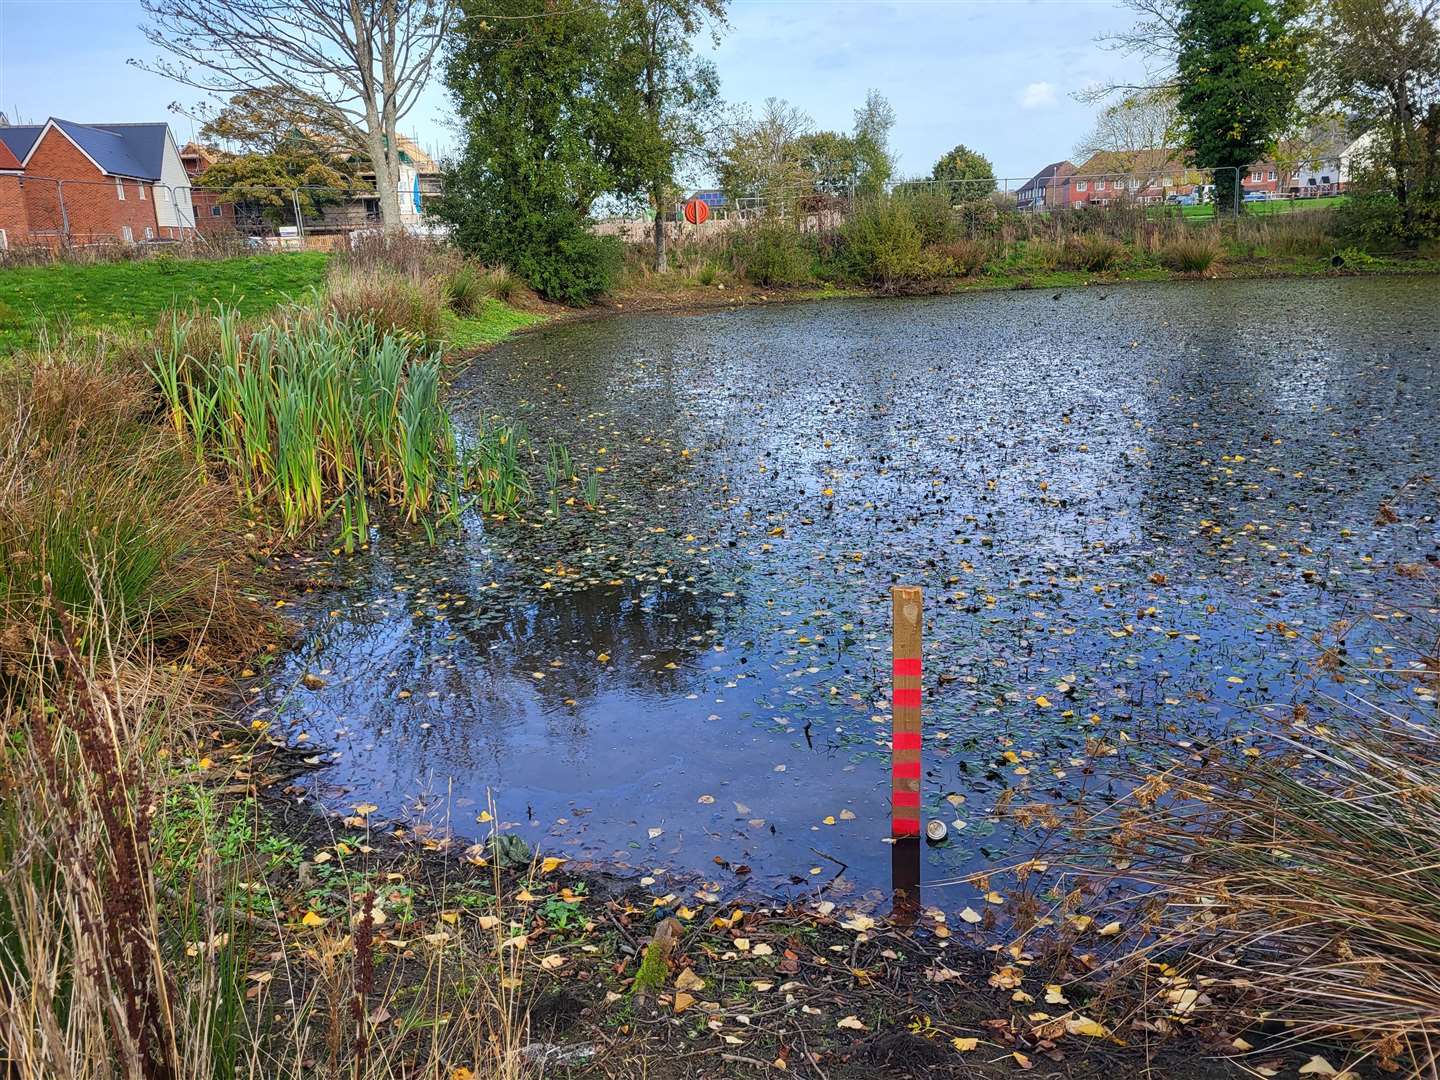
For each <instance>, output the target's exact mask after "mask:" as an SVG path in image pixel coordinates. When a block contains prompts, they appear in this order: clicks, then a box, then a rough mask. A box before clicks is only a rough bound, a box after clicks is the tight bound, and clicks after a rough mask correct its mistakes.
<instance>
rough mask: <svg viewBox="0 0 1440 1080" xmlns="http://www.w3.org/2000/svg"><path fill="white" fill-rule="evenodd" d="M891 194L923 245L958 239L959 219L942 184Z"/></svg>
mask: <svg viewBox="0 0 1440 1080" xmlns="http://www.w3.org/2000/svg"><path fill="white" fill-rule="evenodd" d="M895 198H896V199H897V200H898V201H900V202H901V203H903V204H904V206H905V208H906V210H908V211H909V212H910V218H911V220H912V221H914V222H915V227H916V228H917V229H919V230H920V241H921V243H922V244H923V245H924V246H925V247H930V246H932V245H934V244H948V243H950V242H951V241H953V240H958V239H960V219H959V217H958V216H957V215H956V212H955V207H954V206H953V205H951V200H950V191H949V189H948V188H947V187H945V186H944V185H939V184H937V185H933V186H928V187H916V188H913V189H906V191H905V193H904V194H903V195H897V196H895Z"/></svg>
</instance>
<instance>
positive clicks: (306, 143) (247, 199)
mask: <svg viewBox="0 0 1440 1080" xmlns="http://www.w3.org/2000/svg"><path fill="white" fill-rule="evenodd" d="M205 130H206V131H207V132H210V127H209V125H207V126H206V128H205ZM212 134H213V133H212ZM195 184H196V186H197V187H201V188H204V189H205V190H206V191H213V192H215V193H217V194H218V195H219V196H220V198H221V200H222V201H223V202H228V203H234V204H235V205H236V206H237V207H240V208H243V207H254V208H258V211H259V213H260V215H261V216H262V217H263V218H264V219H265V220H266V221H268V222H270V224H272V225H281V224H284V223H286V222H293V221H294V218H295V210H296V208H297V207H298V208H299V211H300V213H301V214H302V215H303V216H305V217H313V216H314V215H316V214H318V213H319V212H320V210H321V209H322V208H323V207H325V206H330V205H334V204H336V203H341V202H344V201H345V200H346V199H347V198H349V196H350V195H351V193H352V192H354V190H355V188H356V183H355V175H354V172H353V166H351V165H350V164H349V163H347V162H345V161H343V160H341V159H340V158H338V157H336V156H335V155H333V154H331V153H330V152H329V151H327V150H326V149H324V148H323V147H321V146H318V145H317V144H316V143H315V142H314V141H313V140H311V139H310V138H308V137H306V136H305V135H303V134H301V133H300V132H298V131H296V130H295V129H293V128H292V129H291V130H290V132H289V133H288V134H286V135H283V136H281V137H280V138H278V139H276V140H274V141H273V143H271V145H270V149H268V150H265V151H261V150H252V151H251V152H249V153H244V154H224V155H222V156H221V157H220V158H219V160H217V161H216V162H215V163H214V164H212V165H211V166H210V167H209V168H208V169H206V170H205V171H204V172H203V173H201V174H200V176H199V177H197V178H196V181H195Z"/></svg>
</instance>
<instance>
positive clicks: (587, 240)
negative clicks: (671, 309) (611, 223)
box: [515, 223, 625, 305]
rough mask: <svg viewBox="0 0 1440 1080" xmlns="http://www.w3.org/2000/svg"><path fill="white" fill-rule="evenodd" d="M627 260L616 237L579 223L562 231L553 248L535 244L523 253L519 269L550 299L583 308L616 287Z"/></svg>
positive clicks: (531, 283)
mask: <svg viewBox="0 0 1440 1080" xmlns="http://www.w3.org/2000/svg"><path fill="white" fill-rule="evenodd" d="M624 257H625V256H624V252H623V251H622V249H621V245H620V241H619V240H617V239H615V237H613V236H596V235H595V234H594V233H592V232H591V231H590V230H589V229H588V228H586V227H584V226H583V225H579V224H578V223H577V227H575V228H573V229H571V228H566V229H563V230H561V231H560V233H559V235H557V236H556V237H555V239H554V243H553V245H546V244H532V245H529V246H527V247H526V248H524V249H523V250H521V251H520V252H519V253H517V255H516V257H515V269H516V271H518V272H519V274H520V276H521V277H522V278H524V279H525V281H526V282H528V283H529V285H530V286H531V287H532V288H533V289H534V290H535V291H536V292H538V293H539V294H540V295H541V296H543V297H545V298H546V299H549V300H558V301H560V302H561V303H565V304H572V305H580V304H588V303H590V302H591V301H593V300H594V299H595V298H596V297H597V296H602V295H604V294H605V293H607V292H609V291H610V289H611V288H612V287H614V284H615V278H616V276H617V275H618V274H619V273H620V264H621V263H622V262H623V261H624Z"/></svg>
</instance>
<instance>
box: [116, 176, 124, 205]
mask: <svg viewBox="0 0 1440 1080" xmlns="http://www.w3.org/2000/svg"><path fill="white" fill-rule="evenodd" d="M115 198H117V199H119V200H120V201H121V202H124V201H125V181H124V180H121V179H120V177H118V176H117V177H115Z"/></svg>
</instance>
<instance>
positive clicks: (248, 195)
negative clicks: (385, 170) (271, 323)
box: [0, 175, 439, 250]
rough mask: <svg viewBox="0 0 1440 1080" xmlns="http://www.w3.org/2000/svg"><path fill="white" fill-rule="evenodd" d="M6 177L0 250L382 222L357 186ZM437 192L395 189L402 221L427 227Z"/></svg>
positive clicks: (335, 239) (332, 239)
mask: <svg viewBox="0 0 1440 1080" xmlns="http://www.w3.org/2000/svg"><path fill="white" fill-rule="evenodd" d="M5 179H12V178H5ZM13 180H14V183H11V184H3V185H0V221H4V222H6V223H7V224H8V226H9V227H8V228H4V229H0V249H4V248H9V249H17V248H27V247H33V248H51V249H59V248H91V247H110V246H116V245H123V246H142V245H148V246H154V247H165V246H168V245H175V244H180V243H189V244H196V245H200V246H204V245H206V244H213V245H216V246H222V245H226V244H236V243H238V244H239V245H240V246H241V247H247V248H251V249H254V250H271V249H276V250H287V249H302V248H310V249H321V250H323V249H328V248H333V247H336V246H343V245H346V244H348V243H349V240H350V238H351V237H352V236H354V235H356V234H358V233H365V232H371V231H374V230H376V229H378V228H379V227H380V225H381V213H380V197H379V193H378V192H377V191H376V190H375V189H374V188H373V187H366V186H363V185H361V186H356V187H352V188H349V189H344V190H342V189H337V188H328V187H313V186H301V187H298V188H280V187H263V186H249V187H245V188H243V189H240V190H237V191H226V192H221V191H216V190H212V189H209V188H206V187H205V186H203V185H201V184H194V183H187V184H162V183H149V182H139V181H135V180H127V179H124V178H120V177H115V178H110V179H106V180H72V179H60V178H56V177H44V176H29V175H25V176H19V177H14V178H13ZM438 194H439V190H438V187H436V186H434V185H427V187H426V188H424V189H423V190H422V189H421V188H420V187H419V186H418V185H417V186H415V187H411V188H409V189H403V190H397V192H396V196H397V200H398V202H399V205H400V211H401V223H402V224H403V225H404V226H406V227H407V228H410V229H412V230H413V231H421V232H429V231H435V227H434V226H433V225H432V224H431V223H430V222H429V221H428V220H427V214H426V210H427V206H426V204H427V203H428V202H430V201H431V200H433V199H434V197H435V196H436V195H438ZM7 204H9V205H7Z"/></svg>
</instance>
